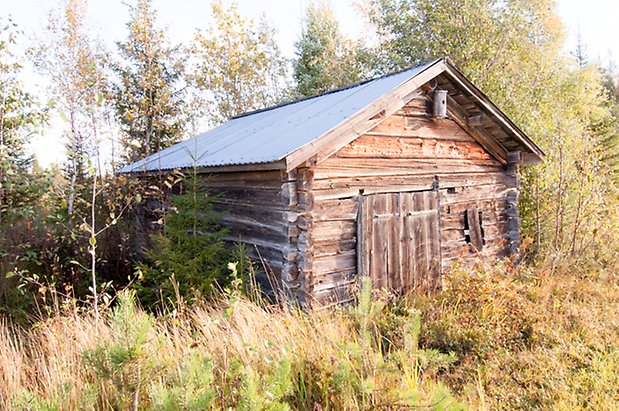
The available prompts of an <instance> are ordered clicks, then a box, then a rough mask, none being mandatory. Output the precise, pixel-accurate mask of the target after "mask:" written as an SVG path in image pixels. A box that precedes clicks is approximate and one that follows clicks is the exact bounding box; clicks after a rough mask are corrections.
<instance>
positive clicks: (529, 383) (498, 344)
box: [0, 264, 619, 410]
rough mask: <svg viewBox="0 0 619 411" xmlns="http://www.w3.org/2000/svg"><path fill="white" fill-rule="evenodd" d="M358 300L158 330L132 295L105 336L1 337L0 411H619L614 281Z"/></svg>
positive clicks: (527, 275) (190, 311) (202, 315)
mask: <svg viewBox="0 0 619 411" xmlns="http://www.w3.org/2000/svg"><path fill="white" fill-rule="evenodd" d="M375 297H376V296H375ZM359 300H360V301H359V303H358V305H357V306H355V307H349V308H340V309H335V310H323V311H312V312H308V313H303V312H300V311H297V310H295V309H292V308H290V307H282V306H265V305H264V304H261V303H254V302H252V301H249V300H248V299H246V298H243V297H240V296H238V295H237V294H228V295H226V296H224V297H222V298H221V299H220V301H219V302H218V303H209V304H206V303H205V304H202V305H197V306H193V307H190V308H187V307H183V306H179V307H177V309H176V311H171V312H168V313H167V314H164V315H161V316H159V317H157V318H155V317H153V316H151V315H149V314H147V313H145V312H144V311H142V310H140V309H139V308H137V307H136V304H135V303H134V302H133V301H132V298H131V296H130V295H124V296H123V297H122V298H121V301H120V302H119V303H118V304H117V306H116V307H115V308H114V309H111V310H107V311H105V312H104V313H103V316H102V320H101V321H100V322H99V323H96V322H95V320H94V318H93V316H91V315H89V314H88V313H85V314H77V313H76V312H75V311H71V312H70V313H68V314H65V315H57V316H54V317H53V318H49V319H47V320H44V321H40V322H38V323H36V324H35V325H34V326H32V327H31V328H28V329H20V328H16V327H13V326H11V325H10V324H7V323H6V322H4V323H2V324H1V325H0V409H7V410H12V409H16V410H20V409H32V410H37V409H40V410H43V409H45V410H52V409H59V410H76V409H153V410H154V409H157V410H160V409H162V410H176V409H196V410H197V409H247V410H254V409H265V410H266V409H301V410H305V409H316V410H326V409H334V410H339V409H345V410H353V409H376V408H379V409H409V408H413V409H415V408H416V407H417V408H418V407H426V408H429V409H463V408H466V407H465V406H464V405H462V404H461V403H459V402H458V401H456V400H455V399H454V397H455V398H457V399H459V401H461V402H464V403H467V404H468V407H470V408H472V409H550V408H552V409H565V410H568V409H569V410H572V409H596V410H613V409H618V408H619V390H618V388H617V387H619V319H618V317H617V313H618V312H619V279H618V277H617V274H616V273H615V272H612V271H607V272H605V273H600V272H598V273H595V274H592V273H580V272H557V271H554V272H549V271H546V270H545V269H543V268H536V269H532V268H526V267H524V268H519V269H516V268H514V267H512V266H510V265H509V264H493V265H490V264H480V265H478V266H477V267H475V268H473V269H469V268H466V269H465V268H458V267H456V268H455V269H454V270H453V271H452V273H451V274H450V275H449V276H447V277H446V278H445V287H444V290H443V291H442V292H440V293H437V294H434V295H430V296H419V295H418V296H413V297H411V298H410V299H409V300H408V301H406V302H395V301H394V300H392V299H390V297H388V296H387V297H385V296H383V297H378V298H374V299H371V298H370V293H369V288H367V287H366V288H365V289H364V292H363V293H362V294H361V296H360V299H359ZM450 393H451V394H450ZM452 395H453V396H452Z"/></svg>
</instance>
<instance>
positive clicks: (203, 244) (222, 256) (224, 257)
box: [139, 169, 232, 306]
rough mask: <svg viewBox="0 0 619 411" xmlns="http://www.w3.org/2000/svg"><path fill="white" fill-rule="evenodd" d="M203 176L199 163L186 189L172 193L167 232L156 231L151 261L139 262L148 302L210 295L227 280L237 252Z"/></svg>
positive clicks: (142, 295) (143, 294)
mask: <svg viewBox="0 0 619 411" xmlns="http://www.w3.org/2000/svg"><path fill="white" fill-rule="evenodd" d="M201 178H203V177H202V176H200V175H198V174H197V172H196V170H195V169H194V170H193V172H192V174H190V175H189V177H187V178H185V180H184V183H183V187H182V190H183V191H184V192H183V193H182V194H178V195H173V196H172V197H171V205H172V209H171V212H170V213H169V214H168V215H167V216H166V217H165V221H164V226H163V227H164V228H163V233H158V234H155V235H153V236H152V243H153V246H152V249H151V250H149V251H148V252H147V257H148V259H149V260H150V261H151V263H149V264H141V265H140V266H139V269H140V270H141V272H142V276H143V278H142V280H141V281H140V284H139V295H140V299H141V301H142V302H143V303H144V304H146V305H147V306H152V305H153V304H155V303H157V302H159V301H161V300H162V301H163V302H167V301H173V300H175V299H176V297H178V296H180V297H191V296H192V295H193V296H195V295H210V294H212V293H213V291H215V290H216V286H217V285H219V286H224V285H225V284H226V283H227V279H228V274H229V273H228V268H227V264H228V262H229V261H231V257H232V256H231V254H230V252H229V251H228V250H226V248H225V247H224V241H223V237H224V235H225V230H224V229H222V228H221V227H220V225H219V223H218V220H217V216H216V214H215V213H214V211H213V198H212V197H210V196H209V195H208V193H207V192H206V191H205V190H204V189H203V188H201V187H200V179H201ZM177 294H178V295H177Z"/></svg>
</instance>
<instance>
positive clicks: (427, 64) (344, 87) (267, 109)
mask: <svg viewBox="0 0 619 411" xmlns="http://www.w3.org/2000/svg"><path fill="white" fill-rule="evenodd" d="M439 60H441V59H436V60H433V61H431V62H428V63H425V64H420V65H417V66H412V67H408V68H405V69H402V70H398V71H393V72H391V73H387V74H383V75H382V76H378V77H374V78H371V79H367V80H362V81H359V82H357V83H353V84H349V85H347V86H343V87H339V88H336V89H333V90H329V91H325V92H322V93H319V94H315V95H312V96H306V97H302V98H300V99H297V100H292V101H286V102H283V103H280V104H276V105H274V106H270V107H265V108H260V109H257V110H251V111H246V112H244V113H241V114H237V115H235V116H232V117H230V120H235V119H237V118H243V117H248V116H252V115H254V114H259V113H264V112H265V111H271V110H275V109H278V108H282V107H286V106H290V105H293V104H296V103H301V102H303V101H307V100H311V99H314V98H318V97H323V96H327V95H329V94H335V93H339V92H340V91H345V90H350V89H351V88H355V87H360V86H363V85H365V84H368V83H371V82H373V81H376V80H381V79H384V78H387V77H391V76H395V75H397V74H401V73H404V72H405V71H409V70H415V69H418V68H420V67H422V66H430V65H432V64H434V63H436V62H437V61H439Z"/></svg>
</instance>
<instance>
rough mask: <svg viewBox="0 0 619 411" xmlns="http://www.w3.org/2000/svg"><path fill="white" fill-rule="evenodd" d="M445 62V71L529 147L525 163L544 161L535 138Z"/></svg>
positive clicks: (542, 153)
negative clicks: (534, 140)
mask: <svg viewBox="0 0 619 411" xmlns="http://www.w3.org/2000/svg"><path fill="white" fill-rule="evenodd" d="M443 62H444V64H445V68H446V70H445V73H446V74H447V75H448V76H449V77H450V78H451V79H452V80H454V81H455V82H457V83H458V85H459V86H460V87H462V88H464V89H465V90H466V91H467V92H468V93H469V94H470V95H471V96H473V97H474V98H475V99H476V100H477V101H478V103H479V104H481V105H482V106H483V108H484V109H485V110H487V111H488V112H489V113H491V114H492V115H493V117H495V118H496V119H497V120H499V122H500V123H501V125H502V126H503V127H505V129H506V131H508V132H509V134H511V136H512V137H513V138H514V139H515V140H516V141H518V142H519V143H520V144H522V145H523V146H524V147H526V148H527V150H528V152H527V155H526V156H523V163H524V164H535V163H540V162H543V161H544V159H545V158H546V154H545V153H544V152H543V151H542V149H541V148H539V146H537V144H535V143H534V142H533V140H532V139H531V138H530V137H529V136H527V135H526V134H525V133H524V131H522V130H521V129H520V128H519V127H518V126H516V125H515V124H514V123H513V122H512V121H511V120H510V119H509V118H508V117H507V115H505V113H503V111H501V109H499V108H498V107H497V106H496V105H495V104H494V103H493V102H492V101H491V100H490V99H489V98H488V96H486V95H485V94H484V92H482V91H481V90H480V89H479V88H477V86H475V85H474V84H473V83H472V82H471V81H470V80H469V79H467V78H466V77H465V76H464V74H462V72H461V71H460V70H459V69H458V68H457V67H456V66H455V65H454V64H453V63H452V62H451V61H449V60H448V59H443Z"/></svg>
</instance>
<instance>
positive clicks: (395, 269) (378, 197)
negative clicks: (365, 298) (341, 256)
mask: <svg viewBox="0 0 619 411" xmlns="http://www.w3.org/2000/svg"><path fill="white" fill-rule="evenodd" d="M358 224H359V226H358V243H357V244H358V250H357V252H358V255H357V258H358V262H359V264H358V265H359V273H360V274H361V275H369V276H370V277H371V278H372V280H373V283H374V286H375V287H376V288H386V289H388V290H391V291H395V292H398V293H404V292H407V291H409V290H411V289H413V288H417V287H421V288H424V289H428V288H432V287H435V286H437V285H438V280H439V277H440V267H441V256H440V253H441V247H440V232H439V204H438V193H437V192H435V191H421V192H411V193H387V194H373V195H368V196H363V197H362V199H361V204H360V207H359V219H358Z"/></svg>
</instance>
